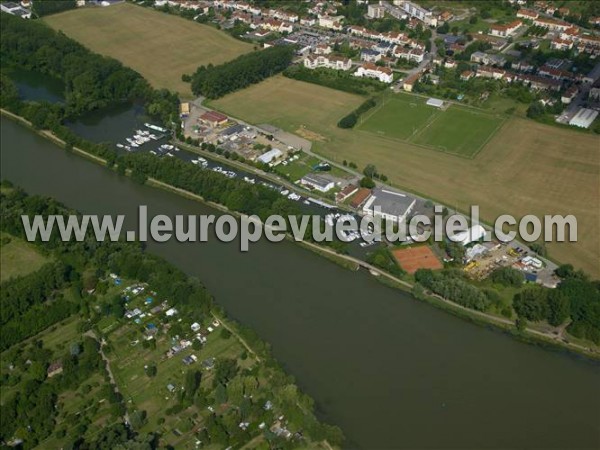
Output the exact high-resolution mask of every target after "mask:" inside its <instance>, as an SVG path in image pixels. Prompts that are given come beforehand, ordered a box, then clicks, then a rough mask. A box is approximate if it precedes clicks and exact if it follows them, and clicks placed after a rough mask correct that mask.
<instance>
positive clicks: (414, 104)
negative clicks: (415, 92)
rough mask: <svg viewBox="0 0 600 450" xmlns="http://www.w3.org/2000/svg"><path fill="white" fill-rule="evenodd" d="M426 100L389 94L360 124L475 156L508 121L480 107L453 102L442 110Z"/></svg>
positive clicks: (365, 128)
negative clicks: (458, 104) (478, 108)
mask: <svg viewBox="0 0 600 450" xmlns="http://www.w3.org/2000/svg"><path fill="white" fill-rule="evenodd" d="M425 102H426V99H424V98H420V97H415V96H412V95H406V94H399V95H394V96H392V97H388V98H386V100H385V102H384V103H380V104H379V105H378V106H377V107H376V109H375V111H374V112H372V113H371V114H370V115H369V114H368V113H367V115H366V117H365V118H363V121H362V123H361V124H360V125H359V126H358V127H356V128H357V129H358V130H360V131H365V132H370V133H374V134H377V135H378V136H382V137H386V138H390V139H399V140H405V141H406V140H407V141H409V142H413V143H415V144H418V145H423V146H427V147H432V148H434V149H436V150H440V151H443V152H447V153H452V154H455V155H458V156H464V157H467V158H472V157H473V156H475V155H476V154H477V152H479V151H480V150H481V148H482V147H483V146H484V145H485V144H486V142H487V141H488V140H489V139H490V138H491V137H492V136H493V134H494V133H495V132H496V131H497V129H498V128H499V127H500V126H501V124H502V123H503V122H504V118H502V117H499V116H495V115H492V114H488V113H485V112H482V111H479V110H475V109H470V108H466V107H461V106H455V105H452V106H450V107H449V108H448V109H446V110H443V111H442V110H438V109H436V108H434V107H432V106H427V105H426V103H425Z"/></svg>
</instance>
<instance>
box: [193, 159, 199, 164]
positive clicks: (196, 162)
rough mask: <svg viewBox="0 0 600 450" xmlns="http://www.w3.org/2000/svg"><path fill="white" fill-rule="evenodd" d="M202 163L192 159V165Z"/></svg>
mask: <svg viewBox="0 0 600 450" xmlns="http://www.w3.org/2000/svg"><path fill="white" fill-rule="evenodd" d="M199 162H200V161H198V160H197V159H192V164H198V163H199Z"/></svg>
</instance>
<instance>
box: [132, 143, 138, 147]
mask: <svg viewBox="0 0 600 450" xmlns="http://www.w3.org/2000/svg"><path fill="white" fill-rule="evenodd" d="M131 146H132V147H139V145H138V144H136V143H135V142H132V143H131Z"/></svg>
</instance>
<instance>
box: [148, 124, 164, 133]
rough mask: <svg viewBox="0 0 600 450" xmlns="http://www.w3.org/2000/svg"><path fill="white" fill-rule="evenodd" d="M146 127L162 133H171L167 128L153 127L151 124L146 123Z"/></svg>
mask: <svg viewBox="0 0 600 450" xmlns="http://www.w3.org/2000/svg"><path fill="white" fill-rule="evenodd" d="M144 126H145V127H147V128H150V129H151V130H155V131H160V132H161V133H166V132H167V131H169V130H167V129H166V128H162V127H159V126H158V125H153V124H151V123H145V124H144Z"/></svg>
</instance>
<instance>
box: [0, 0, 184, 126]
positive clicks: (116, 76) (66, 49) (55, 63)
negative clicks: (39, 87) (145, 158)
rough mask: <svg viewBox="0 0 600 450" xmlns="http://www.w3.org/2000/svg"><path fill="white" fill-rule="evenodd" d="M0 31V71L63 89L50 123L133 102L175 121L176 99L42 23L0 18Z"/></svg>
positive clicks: (164, 121) (14, 17)
mask: <svg viewBox="0 0 600 450" xmlns="http://www.w3.org/2000/svg"><path fill="white" fill-rule="evenodd" d="M42 3H46V2H42ZM57 3H58V2H57ZM0 28H1V39H0V59H1V60H2V66H16V67H19V68H22V69H26V70H31V71H35V72H39V73H42V74H45V75H50V76H52V77H55V78H57V79H60V80H61V81H62V82H63V83H64V85H65V100H66V104H65V105H64V107H63V106H56V105H53V107H52V108H51V111H49V112H48V113H46V115H48V114H52V115H54V116H56V117H55V119H54V120H55V121H56V120H58V121H61V120H63V119H65V118H69V119H72V118H75V117H77V116H79V115H80V114H82V113H84V112H87V111H90V110H94V109H98V108H102V107H106V106H110V105H114V104H118V103H123V102H129V101H133V100H141V101H144V102H145V103H146V105H147V110H148V112H149V114H151V115H153V116H156V117H159V118H160V119H161V120H162V121H163V123H167V124H169V123H170V122H171V120H176V119H177V113H178V109H177V108H178V106H179V102H178V100H177V96H176V95H174V94H170V93H169V92H168V91H165V90H160V91H159V90H154V89H153V88H152V87H151V86H150V85H149V84H148V82H147V81H146V80H145V79H144V78H142V76H141V75H140V74H138V73H137V72H135V71H134V70H132V69H129V68H127V67H124V66H123V65H122V64H121V63H120V62H118V61H116V60H114V59H112V58H107V57H104V56H101V55H98V54H95V53H92V52H91V51H89V50H88V49H87V48H85V47H84V46H82V45H81V44H79V43H78V42H76V41H74V40H73V39H70V38H68V37H67V36H65V35H64V34H62V33H59V32H56V31H54V30H52V29H51V28H49V27H48V26H46V25H45V24H44V23H43V22H40V21H35V20H22V19H20V18H19V17H16V16H12V15H10V14H0ZM7 83H8V82H7V81H6V80H3V81H2V85H3V86H2V94H3V96H4V95H5V94H7V93H8V92H9V91H8V89H9V88H7V87H6V86H5V85H6V84H7ZM10 100H12V101H13V102H14V101H15V99H10ZM3 101H4V99H3ZM3 104H4V103H3ZM46 108H47V105H46V106H45V107H44V109H46ZM38 114H42V113H41V112H39V113H38Z"/></svg>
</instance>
